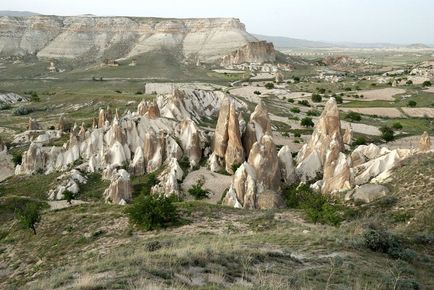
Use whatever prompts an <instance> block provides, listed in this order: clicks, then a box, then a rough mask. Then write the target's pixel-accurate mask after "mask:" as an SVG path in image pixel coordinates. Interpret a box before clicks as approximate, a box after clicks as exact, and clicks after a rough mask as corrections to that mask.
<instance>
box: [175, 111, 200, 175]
mask: <svg viewBox="0 0 434 290" xmlns="http://www.w3.org/2000/svg"><path fill="white" fill-rule="evenodd" d="M180 139H181V144H182V149H183V150H184V153H185V155H186V156H188V158H189V160H190V166H191V167H194V166H196V165H198V164H199V162H200V160H201V158H202V146H201V138H200V132H199V129H198V128H197V126H196V124H195V123H194V122H193V121H192V120H188V119H186V120H184V121H182V122H181V123H180Z"/></svg>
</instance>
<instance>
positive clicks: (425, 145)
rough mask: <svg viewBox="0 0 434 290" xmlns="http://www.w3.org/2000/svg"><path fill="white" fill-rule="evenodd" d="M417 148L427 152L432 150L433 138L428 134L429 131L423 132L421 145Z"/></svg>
mask: <svg viewBox="0 0 434 290" xmlns="http://www.w3.org/2000/svg"><path fill="white" fill-rule="evenodd" d="M417 150H418V151H420V152H426V151H429V150H431V138H430V136H429V135H428V132H427V131H425V132H423V134H422V136H421V137H420V140H419V145H418V146H417Z"/></svg>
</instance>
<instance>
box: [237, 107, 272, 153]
mask: <svg viewBox="0 0 434 290" xmlns="http://www.w3.org/2000/svg"><path fill="white" fill-rule="evenodd" d="M272 134H273V132H272V130H271V120H270V118H269V116H268V111H267V108H266V107H265V106H264V105H263V104H262V102H260V103H259V104H258V105H257V106H256V107H255V110H254V111H253V113H252V114H251V115H250V121H249V123H248V124H247V126H246V130H245V132H244V136H243V146H244V150H245V152H246V154H247V155H248V154H249V152H250V149H251V148H252V146H253V144H254V143H255V142H256V141H258V140H260V139H261V138H262V136H264V135H270V136H273V135H272ZM247 157H248V156H247Z"/></svg>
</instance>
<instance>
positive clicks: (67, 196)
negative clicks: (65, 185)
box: [63, 190, 75, 204]
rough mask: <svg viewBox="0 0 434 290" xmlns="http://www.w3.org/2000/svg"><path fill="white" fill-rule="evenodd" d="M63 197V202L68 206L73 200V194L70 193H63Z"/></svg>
mask: <svg viewBox="0 0 434 290" xmlns="http://www.w3.org/2000/svg"><path fill="white" fill-rule="evenodd" d="M63 197H64V198H65V200H66V201H67V202H68V203H69V204H71V201H72V200H73V199H75V194H74V193H73V192H72V191H69V190H65V191H64V192H63Z"/></svg>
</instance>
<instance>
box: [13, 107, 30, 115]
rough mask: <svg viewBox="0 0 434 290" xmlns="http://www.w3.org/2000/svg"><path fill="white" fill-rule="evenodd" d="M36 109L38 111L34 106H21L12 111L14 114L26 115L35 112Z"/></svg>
mask: <svg viewBox="0 0 434 290" xmlns="http://www.w3.org/2000/svg"><path fill="white" fill-rule="evenodd" d="M34 111H36V110H35V109H34V108H32V107H23V106H20V107H18V108H16V109H15V110H14V111H13V112H12V115H14V116H24V115H28V114H30V113H33V112H34Z"/></svg>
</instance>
